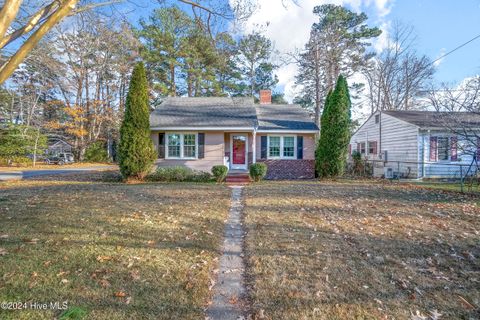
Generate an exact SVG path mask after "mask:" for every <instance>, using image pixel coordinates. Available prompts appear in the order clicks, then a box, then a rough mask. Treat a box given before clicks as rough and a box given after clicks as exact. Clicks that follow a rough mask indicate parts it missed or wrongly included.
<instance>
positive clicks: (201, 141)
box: [198, 133, 205, 159]
mask: <svg viewBox="0 0 480 320" xmlns="http://www.w3.org/2000/svg"><path fill="white" fill-rule="evenodd" d="M203 158H205V133H199V134H198V159H203Z"/></svg>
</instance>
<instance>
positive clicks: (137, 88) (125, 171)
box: [119, 62, 155, 180]
mask: <svg viewBox="0 0 480 320" xmlns="http://www.w3.org/2000/svg"><path fill="white" fill-rule="evenodd" d="M149 114H150V108H149V106H148V85H147V77H146V75H145V67H144V66H143V63H141V62H139V63H138V64H137V65H136V66H135V69H134V70H133V73H132V78H131V80H130V87H129V90H128V95H127V101H126V103H125V117H124V119H123V122H122V126H121V128H120V144H119V158H120V161H119V165H120V172H121V173H122V176H123V177H124V179H126V180H128V179H130V178H133V179H143V178H144V177H145V176H146V175H147V174H148V172H149V171H150V169H151V167H152V164H153V162H154V160H155V151H154V149H153V143H152V140H151V139H150V124H149Z"/></svg>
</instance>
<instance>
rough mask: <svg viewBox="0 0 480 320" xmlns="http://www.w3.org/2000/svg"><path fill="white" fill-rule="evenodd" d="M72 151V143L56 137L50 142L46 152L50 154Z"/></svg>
mask: <svg viewBox="0 0 480 320" xmlns="http://www.w3.org/2000/svg"><path fill="white" fill-rule="evenodd" d="M65 152H66V153H71V152H72V145H71V144H69V143H68V142H65V141H63V140H61V139H56V140H52V141H49V142H48V147H47V150H46V153H47V154H49V155H53V156H56V155H59V154H61V153H65Z"/></svg>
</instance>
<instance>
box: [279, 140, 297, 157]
mask: <svg viewBox="0 0 480 320" xmlns="http://www.w3.org/2000/svg"><path fill="white" fill-rule="evenodd" d="M282 150H283V157H284V158H294V157H295V137H283V148H282Z"/></svg>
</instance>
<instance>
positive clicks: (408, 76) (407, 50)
mask: <svg viewBox="0 0 480 320" xmlns="http://www.w3.org/2000/svg"><path fill="white" fill-rule="evenodd" d="M414 44H415V36H414V30H413V28H412V27H410V26H406V25H403V24H401V23H399V22H394V23H393V28H392V31H391V34H390V36H389V39H388V43H387V45H386V48H385V49H384V50H383V51H382V52H381V53H380V54H379V55H377V56H376V57H374V59H372V60H371V61H370V63H369V64H368V65H367V66H366V68H364V70H363V74H364V75H365V77H366V79H367V84H368V88H369V93H368V100H369V101H370V107H371V113H374V112H375V111H377V110H408V109H412V108H414V107H415V101H414V98H415V96H416V95H417V94H418V93H419V92H420V91H422V90H424V89H425V88H426V86H427V85H428V84H429V82H430V81H431V79H432V76H433V74H434V72H435V68H434V66H433V65H432V62H431V61H430V59H429V58H428V57H426V56H419V55H417V53H416V52H415V50H414Z"/></svg>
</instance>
